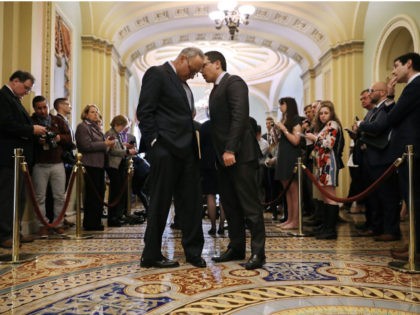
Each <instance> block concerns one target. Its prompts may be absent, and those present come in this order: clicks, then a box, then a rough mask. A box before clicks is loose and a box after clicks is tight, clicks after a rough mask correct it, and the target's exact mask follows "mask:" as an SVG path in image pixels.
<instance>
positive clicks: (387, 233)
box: [357, 82, 401, 242]
mask: <svg viewBox="0 0 420 315" xmlns="http://www.w3.org/2000/svg"><path fill="white" fill-rule="evenodd" d="M369 94H370V98H371V100H372V102H373V103H374V104H376V105H375V107H374V108H373V109H372V111H371V115H369V119H367V120H364V121H361V122H360V121H359V122H357V124H358V125H359V126H358V131H360V134H361V136H360V138H359V141H360V142H361V143H362V144H361V145H362V146H363V148H364V151H363V158H362V164H363V165H362V168H363V170H364V171H365V174H364V177H365V179H367V181H368V185H371V184H372V183H373V182H374V181H376V180H377V179H378V178H379V177H380V176H381V175H382V174H384V173H385V171H386V170H387V169H388V167H389V166H390V165H391V164H392V163H393V162H394V160H393V159H392V157H391V155H390V154H389V152H388V151H387V150H386V148H387V146H388V141H389V133H390V128H389V127H388V126H386V124H387V112H388V111H389V110H390V109H391V108H392V106H393V105H394V104H395V103H394V101H393V100H389V99H388V98H387V86H386V83H385V82H376V83H374V84H372V87H371V88H370V89H369ZM400 201H401V198H400V194H399V190H398V178H397V175H396V174H395V173H394V174H391V175H390V176H389V177H388V178H386V179H385V180H384V181H383V182H382V183H381V185H379V186H378V188H377V189H376V190H375V191H373V192H372V193H371V194H369V195H368V196H367V204H368V205H369V206H370V207H371V211H372V232H373V233H372V234H374V235H376V236H375V238H374V239H375V241H383V242H387V241H396V240H399V239H400V237H401V232H400V221H399V219H400V218H399V212H400V205H399V204H400Z"/></svg>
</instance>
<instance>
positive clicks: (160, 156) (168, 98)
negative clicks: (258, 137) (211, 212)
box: [137, 47, 206, 268]
mask: <svg viewBox="0 0 420 315" xmlns="http://www.w3.org/2000/svg"><path fill="white" fill-rule="evenodd" d="M203 60H204V55H203V52H202V51H201V50H200V49H198V48H195V47H188V48H185V49H183V50H182V51H181V52H180V54H179V55H178V56H177V58H176V59H175V60H174V61H169V62H166V63H165V64H163V65H161V66H154V67H151V68H149V69H148V70H147V71H146V73H145V74H144V77H143V83H142V88H141V92H140V98H139V104H138V107H137V118H138V120H139V122H140V123H139V127H140V131H141V134H142V139H143V138H144V142H145V145H146V154H147V158H148V161H149V162H150V166H151V169H150V175H149V187H150V190H149V193H150V204H149V211H148V213H147V227H146V232H145V235H144V243H145V245H144V249H143V254H142V258H141V261H140V266H141V267H156V268H173V267H177V266H179V263H178V262H177V261H173V260H169V259H168V258H166V257H165V256H163V254H162V251H161V245H162V234H163V231H164V229H165V225H166V220H167V217H168V213H169V208H170V205H171V201H172V196H176V197H177V199H178V200H182V207H181V208H179V209H178V208H177V209H176V211H177V215H178V216H179V224H180V228H181V231H182V246H183V248H184V253H185V257H186V261H187V262H188V263H190V264H192V265H193V266H195V267H200V268H202V267H206V261H205V260H204V259H203V258H202V257H201V252H202V249H203V245H204V236H203V228H202V223H201V215H202V213H201V210H202V200H201V190H200V187H199V186H200V185H198V183H199V179H200V173H199V159H198V158H199V156H198V150H197V149H198V147H197V140H196V138H195V135H196V134H195V128H194V123H193V112H194V99H193V94H192V91H191V90H190V88H189V86H188V84H187V83H186V81H187V80H188V79H191V78H193V77H194V76H195V75H196V74H197V73H198V72H199V71H200V70H201V67H202V65H203Z"/></svg>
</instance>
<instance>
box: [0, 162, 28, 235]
mask: <svg viewBox="0 0 420 315" xmlns="http://www.w3.org/2000/svg"><path fill="white" fill-rule="evenodd" d="M20 175H21V176H20V185H19V188H18V189H19V196H18V198H19V205H20V207H19V219H20V220H21V219H22V215H23V211H24V209H25V201H26V198H25V196H26V192H25V181H24V178H23V176H24V175H23V173H22V172H21V173H20ZM14 179H15V172H14V169H13V168H10V167H4V166H0V200H1V203H2V204H1V206H0V217H1V220H0V242H2V241H5V240H7V239H11V238H12V236H13V212H14V200H13V198H14Z"/></svg>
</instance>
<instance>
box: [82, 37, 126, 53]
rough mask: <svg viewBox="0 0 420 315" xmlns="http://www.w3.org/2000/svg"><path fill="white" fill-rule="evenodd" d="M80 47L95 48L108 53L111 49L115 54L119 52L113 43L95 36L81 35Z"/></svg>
mask: <svg viewBox="0 0 420 315" xmlns="http://www.w3.org/2000/svg"><path fill="white" fill-rule="evenodd" d="M81 39H82V48H87V49H92V50H97V51H101V52H104V53H106V54H107V55H110V54H111V53H112V52H113V50H114V52H115V53H116V54H118V56H119V53H118V51H116V50H115V48H114V45H112V44H111V43H109V42H108V41H107V40H104V39H100V38H97V37H95V36H82V37H81Z"/></svg>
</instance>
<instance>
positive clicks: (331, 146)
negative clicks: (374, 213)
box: [306, 101, 344, 239]
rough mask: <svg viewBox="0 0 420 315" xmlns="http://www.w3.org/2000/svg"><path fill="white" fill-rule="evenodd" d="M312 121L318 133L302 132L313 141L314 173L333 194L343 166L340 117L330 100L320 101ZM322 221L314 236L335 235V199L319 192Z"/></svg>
mask: <svg viewBox="0 0 420 315" xmlns="http://www.w3.org/2000/svg"><path fill="white" fill-rule="evenodd" d="M315 123H316V124H317V125H318V126H316V127H317V128H316V129H317V130H319V133H318V134H317V135H314V134H312V133H306V137H307V138H308V139H310V140H312V141H314V143H315V145H314V149H313V151H312V157H313V160H314V173H315V176H316V178H317V180H318V182H319V183H320V184H321V186H324V187H323V188H324V190H325V191H327V192H328V193H329V194H331V195H333V196H336V187H337V186H338V173H339V171H340V169H341V168H343V166H344V165H343V161H342V159H341V155H342V152H343V147H344V137H343V132H342V127H341V123H340V120H339V119H338V118H337V116H336V114H335V111H334V104H333V103H332V102H330V101H322V102H321V106H320V108H319V110H318V113H317V115H316V119H315ZM322 198H323V202H324V204H323V211H322V212H321V213H324V224H323V225H322V227H321V229H320V230H319V233H318V235H317V238H318V239H335V238H337V232H336V225H337V219H338V203H337V202H335V201H334V200H332V199H330V198H328V197H326V196H324V195H322Z"/></svg>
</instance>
